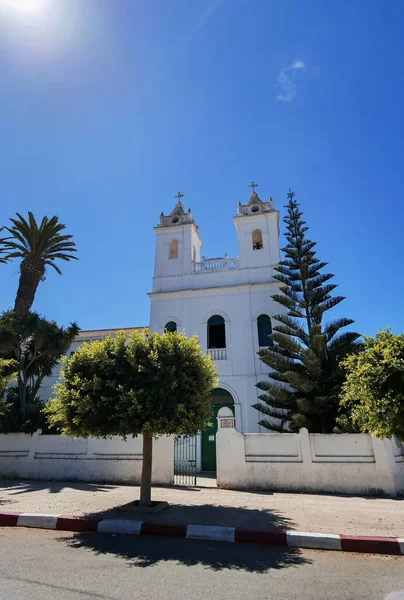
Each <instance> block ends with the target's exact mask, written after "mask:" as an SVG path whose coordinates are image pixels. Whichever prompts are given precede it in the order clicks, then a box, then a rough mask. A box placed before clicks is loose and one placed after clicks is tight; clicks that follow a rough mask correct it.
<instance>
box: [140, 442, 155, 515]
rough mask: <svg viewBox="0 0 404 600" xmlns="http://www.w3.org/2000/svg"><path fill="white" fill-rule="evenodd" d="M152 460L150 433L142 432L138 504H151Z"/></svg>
mask: <svg viewBox="0 0 404 600" xmlns="http://www.w3.org/2000/svg"><path fill="white" fill-rule="evenodd" d="M152 460H153V438H152V436H151V435H149V434H147V433H144V434H143V464H142V479H141V482H140V502H139V506H150V504H151V475H152Z"/></svg>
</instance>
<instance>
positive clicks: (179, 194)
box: [174, 192, 184, 202]
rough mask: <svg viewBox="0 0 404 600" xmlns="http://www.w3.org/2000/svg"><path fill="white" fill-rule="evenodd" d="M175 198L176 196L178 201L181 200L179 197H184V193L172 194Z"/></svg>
mask: <svg viewBox="0 0 404 600" xmlns="http://www.w3.org/2000/svg"><path fill="white" fill-rule="evenodd" d="M174 197H175V198H178V202H181V198H183V197H184V194H181V192H178V194H177V195H176V196H174Z"/></svg>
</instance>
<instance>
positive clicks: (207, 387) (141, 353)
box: [47, 332, 216, 438]
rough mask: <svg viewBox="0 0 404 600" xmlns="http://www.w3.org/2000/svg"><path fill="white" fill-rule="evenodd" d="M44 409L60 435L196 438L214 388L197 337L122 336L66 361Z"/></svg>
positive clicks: (208, 362) (212, 375) (208, 363)
mask: <svg viewBox="0 0 404 600" xmlns="http://www.w3.org/2000/svg"><path fill="white" fill-rule="evenodd" d="M62 378H63V379H62V382H61V383H58V384H57V385H56V397H55V398H54V399H52V400H51V401H50V402H49V403H48V406H47V412H48V415H49V419H50V422H51V424H52V425H54V426H57V427H58V428H60V430H61V431H62V433H63V434H65V435H73V436H82V437H88V436H97V437H104V438H106V437H108V436H111V435H118V436H122V437H126V436H129V435H135V436H136V435H139V434H141V433H143V434H148V435H154V436H155V435H159V434H187V435H194V434H196V433H197V432H198V431H199V430H201V429H203V427H204V426H205V425H206V423H207V422H208V421H209V416H210V410H211V404H210V392H211V390H212V388H213V387H214V386H215V383H216V374H215V370H214V367H213V365H212V362H211V359H210V358H209V357H208V356H206V355H204V354H202V352H201V349H200V347H199V344H198V342H197V339H196V338H195V337H193V338H190V339H187V338H186V337H185V336H184V335H182V334H172V333H165V334H163V335H158V334H156V333H150V334H147V333H146V332H145V333H144V334H141V333H139V332H132V334H131V335H130V337H129V339H127V336H126V335H125V333H124V332H119V333H118V335H117V336H116V338H114V339H112V338H110V337H108V338H106V339H105V340H103V341H94V342H92V343H90V344H84V345H83V346H81V347H80V348H78V350H77V351H76V352H75V353H74V355H73V356H72V357H71V358H70V359H69V360H68V361H65V364H64V367H63V370H62Z"/></svg>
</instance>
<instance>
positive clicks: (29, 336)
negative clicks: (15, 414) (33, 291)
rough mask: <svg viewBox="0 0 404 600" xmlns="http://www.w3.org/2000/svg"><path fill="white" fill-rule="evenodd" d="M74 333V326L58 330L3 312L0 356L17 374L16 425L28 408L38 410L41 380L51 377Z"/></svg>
mask: <svg viewBox="0 0 404 600" xmlns="http://www.w3.org/2000/svg"><path fill="white" fill-rule="evenodd" d="M78 332H79V328H78V326H77V325H76V324H75V323H73V324H72V325H70V327H67V328H63V327H59V326H58V325H57V323H55V321H47V320H46V319H44V318H43V317H41V316H40V315H39V314H38V313H31V312H28V313H21V312H16V311H7V312H4V313H3V314H2V316H1V317H0V356H1V357H3V358H4V359H9V360H13V364H14V366H15V371H16V372H17V386H16V388H15V390H16V393H17V395H18V398H19V412H20V413H21V414H20V417H19V423H24V422H25V420H26V418H27V415H26V414H25V412H26V410H27V409H29V407H30V406H31V405H37V406H39V405H38V401H37V395H38V392H39V388H40V386H41V383H42V381H43V379H44V378H45V377H49V376H50V375H51V374H52V371H53V369H54V368H55V367H56V365H57V364H58V362H59V360H60V358H61V356H63V355H64V354H65V353H66V352H67V349H68V348H69V346H70V344H71V342H72V341H73V339H74V338H75V337H76V335H77V333H78ZM39 402H40V401H39ZM13 403H15V398H13ZM10 410H11V411H12V410H14V409H11V408H10Z"/></svg>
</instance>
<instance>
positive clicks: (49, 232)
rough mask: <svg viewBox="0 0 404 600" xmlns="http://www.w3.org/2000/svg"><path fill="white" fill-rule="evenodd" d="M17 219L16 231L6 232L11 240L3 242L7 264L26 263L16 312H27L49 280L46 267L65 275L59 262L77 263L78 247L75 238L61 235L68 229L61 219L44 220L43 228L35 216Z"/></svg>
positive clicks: (19, 288)
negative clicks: (41, 283)
mask: <svg viewBox="0 0 404 600" xmlns="http://www.w3.org/2000/svg"><path fill="white" fill-rule="evenodd" d="M17 217H18V218H17V219H10V221H11V223H12V227H6V228H5V229H6V230H7V231H8V232H9V233H10V235H11V237H9V238H7V239H5V240H3V243H4V246H5V248H6V250H7V252H6V254H5V256H4V257H3V262H4V261H7V260H10V259H14V258H21V259H22V260H21V265H20V280H19V285H18V290H17V295H16V299H15V306H14V309H15V310H17V311H19V312H20V311H22V312H27V311H29V310H30V308H31V306H32V304H33V302H34V298H35V293H36V290H37V288H38V285H39V282H40V281H43V280H44V279H45V271H46V267H48V266H50V267H52V268H53V269H55V271H56V272H57V273H59V275H61V274H62V272H61V270H60V269H59V267H58V266H57V265H56V261H57V260H64V261H69V260H72V259H77V257H76V256H74V255H73V254H72V252H76V247H75V243H74V242H73V241H72V236H71V235H62V234H61V232H62V231H63V230H64V229H65V225H63V224H62V223H59V219H58V217H57V216H54V217H52V218H51V219H48V217H44V218H43V219H42V221H41V222H40V223H39V224H38V223H37V222H36V220H35V217H34V215H33V214H32V212H29V213H28V220H26V219H24V217H22V216H21V215H20V214H19V213H17Z"/></svg>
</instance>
